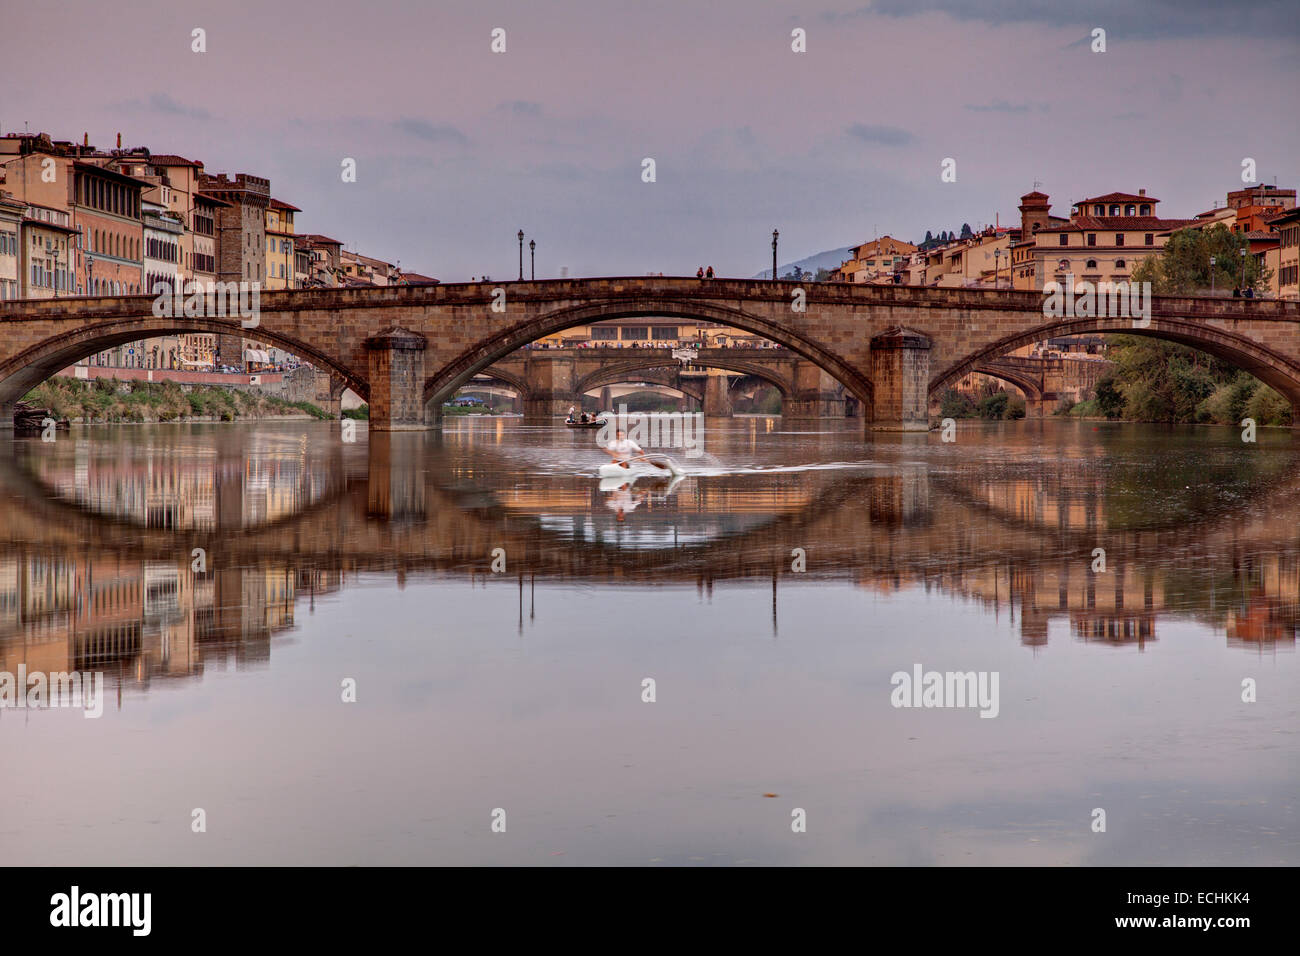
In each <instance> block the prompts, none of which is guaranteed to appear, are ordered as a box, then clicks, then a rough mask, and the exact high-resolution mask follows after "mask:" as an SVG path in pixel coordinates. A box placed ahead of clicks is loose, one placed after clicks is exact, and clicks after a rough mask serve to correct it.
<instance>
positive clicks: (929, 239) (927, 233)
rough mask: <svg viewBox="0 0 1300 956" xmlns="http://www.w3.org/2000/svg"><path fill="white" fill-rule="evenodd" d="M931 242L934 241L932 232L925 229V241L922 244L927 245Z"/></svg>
mask: <svg viewBox="0 0 1300 956" xmlns="http://www.w3.org/2000/svg"><path fill="white" fill-rule="evenodd" d="M932 242H934V233H932V232H931V231H930V230H929V229H927V230H925V242H923V243H922V245H926V246H928V245H929V244H930V243H932Z"/></svg>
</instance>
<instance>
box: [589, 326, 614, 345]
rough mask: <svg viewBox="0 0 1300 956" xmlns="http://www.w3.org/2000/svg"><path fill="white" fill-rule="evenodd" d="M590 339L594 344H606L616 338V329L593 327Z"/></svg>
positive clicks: (612, 327) (611, 327)
mask: <svg viewBox="0 0 1300 956" xmlns="http://www.w3.org/2000/svg"><path fill="white" fill-rule="evenodd" d="M591 338H592V340H593V341H595V342H608V341H610V340H611V339H616V338H618V329H617V328H616V327H615V326H612V325H593V326H592V327H591Z"/></svg>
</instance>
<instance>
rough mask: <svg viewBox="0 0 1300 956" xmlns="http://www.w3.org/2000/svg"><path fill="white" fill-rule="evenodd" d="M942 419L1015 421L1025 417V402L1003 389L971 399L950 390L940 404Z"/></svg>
mask: <svg viewBox="0 0 1300 956" xmlns="http://www.w3.org/2000/svg"><path fill="white" fill-rule="evenodd" d="M939 415H940V417H941V418H983V419H985V420H986V421H1013V420H1015V419H1017V418H1024V417H1025V400H1024V399H1023V398H1021V397H1020V396H1019V395H1011V394H1008V393H1007V392H1006V390H1005V389H1001V388H996V387H994V388H988V389H985V391H983V392H982V393H981V394H980V395H978V396H976V397H971V396H970V395H967V394H966V393H965V392H959V391H957V390H956V389H953V388H950V389H948V391H946V392H944V393H943V398H942V399H941V400H940V402H939Z"/></svg>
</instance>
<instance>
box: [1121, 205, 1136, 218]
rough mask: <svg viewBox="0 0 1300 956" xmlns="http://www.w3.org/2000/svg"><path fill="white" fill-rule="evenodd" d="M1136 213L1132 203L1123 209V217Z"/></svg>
mask: <svg viewBox="0 0 1300 956" xmlns="http://www.w3.org/2000/svg"><path fill="white" fill-rule="evenodd" d="M1136 211H1137V210H1136V209H1135V208H1134V206H1133V204H1132V203H1129V204H1128V205H1127V206H1125V207H1124V215H1126V216H1131V215H1133V213H1134V212H1136Z"/></svg>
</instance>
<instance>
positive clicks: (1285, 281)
mask: <svg viewBox="0 0 1300 956" xmlns="http://www.w3.org/2000/svg"><path fill="white" fill-rule="evenodd" d="M1269 225H1270V226H1272V227H1273V229H1275V230H1276V231H1277V233H1278V236H1279V239H1280V241H1279V243H1278V247H1277V250H1276V252H1275V254H1273V255H1272V256H1271V261H1270V260H1269V258H1266V259H1265V264H1266V265H1268V266H1270V267H1271V268H1272V269H1273V278H1272V279H1271V280H1270V286H1271V289H1272V292H1273V293H1274V294H1275V295H1276V296H1277V297H1278V298H1279V299H1300V209H1290V210H1288V211H1287V212H1284V213H1282V214H1281V215H1280V216H1274V217H1273V218H1272V219H1270V220H1269ZM1267 255H1268V254H1266V256H1267Z"/></svg>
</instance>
